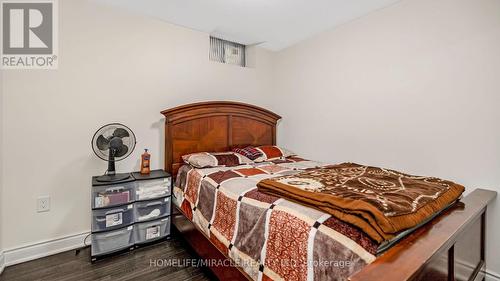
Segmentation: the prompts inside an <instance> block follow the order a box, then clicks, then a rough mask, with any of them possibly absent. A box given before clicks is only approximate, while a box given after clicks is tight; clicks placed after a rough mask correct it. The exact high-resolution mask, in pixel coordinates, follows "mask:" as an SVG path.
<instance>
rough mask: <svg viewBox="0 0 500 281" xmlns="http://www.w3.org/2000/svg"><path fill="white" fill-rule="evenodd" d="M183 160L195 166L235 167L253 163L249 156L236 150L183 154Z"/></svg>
mask: <svg viewBox="0 0 500 281" xmlns="http://www.w3.org/2000/svg"><path fill="white" fill-rule="evenodd" d="M182 160H183V161H184V162H185V163H186V164H189V165H191V166H193V167H195V168H208V167H218V166H226V167H233V166H238V165H244V164H251V163H253V161H252V160H250V159H248V158H247V157H245V156H243V155H240V154H238V153H234V152H211V153H209V152H199V153H192V154H187V155H184V156H182Z"/></svg>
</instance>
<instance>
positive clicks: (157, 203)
mask: <svg viewBox="0 0 500 281" xmlns="http://www.w3.org/2000/svg"><path fill="white" fill-rule="evenodd" d="M161 204H162V203H161V202H151V203H148V204H146V207H151V206H157V205H161Z"/></svg>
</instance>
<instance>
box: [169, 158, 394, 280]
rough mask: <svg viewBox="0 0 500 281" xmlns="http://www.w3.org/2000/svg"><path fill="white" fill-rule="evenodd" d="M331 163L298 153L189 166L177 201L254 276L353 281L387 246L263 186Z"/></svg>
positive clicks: (179, 184) (179, 178)
mask: <svg viewBox="0 0 500 281" xmlns="http://www.w3.org/2000/svg"><path fill="white" fill-rule="evenodd" d="M325 165H326V164H324V163H320V162H316V161H310V160H305V159H302V158H299V157H289V158H285V159H280V160H276V161H272V162H263V163H253V164H250V165H240V166H235V167H216V168H204V169H196V168H193V167H191V166H189V165H185V166H183V167H181V168H180V170H179V172H178V175H177V181H176V184H175V186H174V203H175V204H176V205H177V206H178V207H179V208H180V209H181V210H182V211H183V213H184V214H185V215H186V216H187V217H188V219H190V220H191V221H192V222H193V223H194V224H195V225H196V227H197V228H198V229H199V230H200V231H202V232H204V233H205V235H206V236H207V237H209V239H210V240H211V242H212V243H213V244H214V245H215V246H216V247H217V248H218V249H219V250H220V251H221V252H223V253H224V254H225V255H226V256H228V257H230V258H231V261H232V262H233V263H234V264H236V265H238V266H240V267H241V268H242V269H243V270H244V271H245V272H246V273H247V274H248V275H249V276H250V277H251V278H252V279H253V280H269V279H271V280H280V279H284V280H347V278H348V277H349V276H351V275H352V274H354V273H355V272H357V271H359V270H360V269H361V268H363V267H364V266H366V265H367V264H369V263H371V262H372V261H374V260H375V258H376V254H377V251H378V250H379V246H381V245H379V244H377V243H376V242H375V241H373V240H372V239H370V237H369V236H367V235H366V234H365V233H364V232H362V231H361V230H360V229H358V228H356V227H354V226H352V225H350V224H347V223H345V222H342V221H340V220H337V219H336V218H334V217H332V216H331V215H329V214H327V213H324V212H322V211H319V210H317V209H313V208H309V207H306V206H303V205H299V204H297V203H294V202H291V201H288V200H285V199H283V198H279V197H275V196H272V195H267V194H264V193H261V192H259V191H258V190H257V183H258V182H259V181H261V180H263V179H267V178H272V177H277V176H284V175H293V174H295V173H298V172H301V171H303V170H305V169H309V168H315V167H323V166H325ZM384 246H385V247H386V246H387V245H384Z"/></svg>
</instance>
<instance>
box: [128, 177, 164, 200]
mask: <svg viewBox="0 0 500 281" xmlns="http://www.w3.org/2000/svg"><path fill="white" fill-rule="evenodd" d="M136 184H137V187H136V194H135V196H136V198H135V199H136V200H137V201H141V200H150V199H155V198H160V197H165V196H168V195H170V184H171V180H170V177H168V178H159V179H152V180H138V181H136Z"/></svg>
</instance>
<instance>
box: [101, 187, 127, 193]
mask: <svg viewBox="0 0 500 281" xmlns="http://www.w3.org/2000/svg"><path fill="white" fill-rule="evenodd" d="M105 190H106V192H108V191H109V192H118V191H122V190H125V187H123V186H119V187H109V188H106V189H105Z"/></svg>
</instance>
